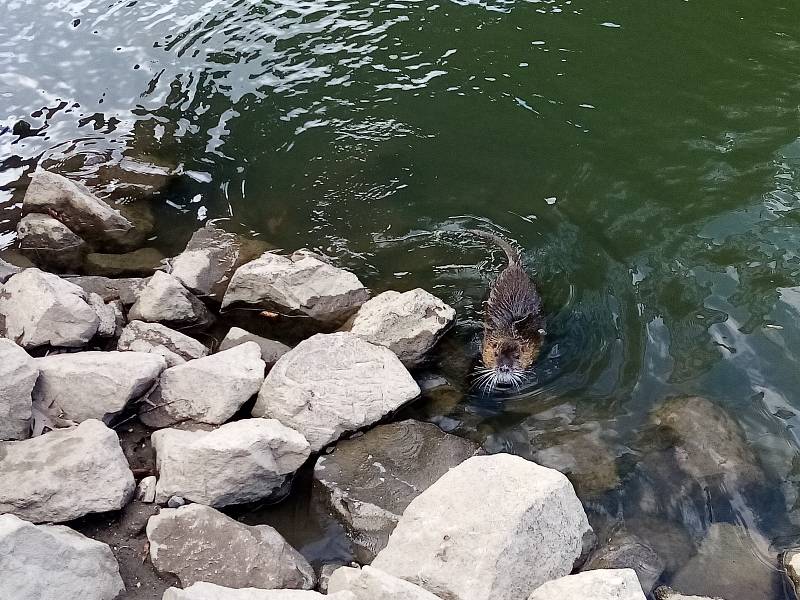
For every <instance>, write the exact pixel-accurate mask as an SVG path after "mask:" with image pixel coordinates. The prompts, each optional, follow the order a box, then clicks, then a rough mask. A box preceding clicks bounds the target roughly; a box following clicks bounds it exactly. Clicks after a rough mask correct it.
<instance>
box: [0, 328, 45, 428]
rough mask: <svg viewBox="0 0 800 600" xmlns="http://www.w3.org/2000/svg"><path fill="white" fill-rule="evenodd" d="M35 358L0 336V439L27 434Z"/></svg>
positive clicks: (29, 426) (36, 375)
mask: <svg viewBox="0 0 800 600" xmlns="http://www.w3.org/2000/svg"><path fill="white" fill-rule="evenodd" d="M38 376H39V368H38V367H37V366H36V362H35V361H34V360H33V359H32V358H31V357H30V356H28V353H27V352H25V350H23V349H22V348H20V347H19V346H17V345H16V344H15V343H14V342H12V341H11V340H6V339H0V440H24V439H27V438H29V437H30V436H31V392H32V391H33V386H34V384H35V383H36V378H37V377H38Z"/></svg>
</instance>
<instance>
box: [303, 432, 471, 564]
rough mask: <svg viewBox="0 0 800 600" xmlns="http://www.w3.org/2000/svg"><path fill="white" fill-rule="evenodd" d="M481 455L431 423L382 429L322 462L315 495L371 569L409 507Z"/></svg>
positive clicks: (341, 446) (344, 444)
mask: <svg viewBox="0 0 800 600" xmlns="http://www.w3.org/2000/svg"><path fill="white" fill-rule="evenodd" d="M478 451H479V448H478V446H477V445H476V444H474V443H472V442H470V441H468V440H465V439H463V438H459V437H456V436H454V435H449V434H446V433H444V432H443V431H442V430H441V429H439V428H438V427H436V425H431V424H430V423H420V422H418V421H402V422H400V423H391V424H388V425H380V426H378V427H375V428H374V429H370V430H369V431H367V432H366V433H365V434H364V435H362V436H359V437H357V438H354V439H352V440H343V441H340V442H339V443H338V444H337V445H336V447H335V448H334V450H333V452H332V453H331V454H328V455H323V456H320V457H319V458H318V459H317V463H316V465H315V467H314V481H315V485H314V494H315V495H318V494H321V495H322V496H323V501H324V502H325V503H326V504H327V505H329V506H330V507H331V509H332V513H333V515H334V516H335V517H336V518H337V519H338V520H339V521H341V522H342V524H343V525H344V526H345V529H346V530H347V532H348V535H349V536H350V538H351V539H352V541H353V544H354V546H355V551H356V558H357V560H358V562H360V563H362V564H365V563H370V562H372V559H373V558H374V557H375V555H376V554H377V553H378V552H379V551H380V550H382V549H383V548H384V547H385V546H386V541H387V540H388V539H389V534H390V533H391V532H392V530H393V529H394V527H395V525H397V522H398V521H399V520H400V516H401V515H402V514H403V511H404V510H405V509H406V507H407V506H408V505H409V503H410V502H411V501H412V500H413V499H414V498H416V497H417V496H418V495H419V494H420V493H422V492H423V491H425V490H426V489H427V488H428V487H430V486H431V485H432V484H433V483H434V482H435V481H437V480H438V479H439V478H440V477H441V476H442V475H444V474H445V473H447V471H448V470H450V469H451V468H452V467H455V466H456V465H459V464H461V463H462V462H464V461H465V460H466V459H468V458H469V457H471V456H474V455H475V454H476V453H477V452H478Z"/></svg>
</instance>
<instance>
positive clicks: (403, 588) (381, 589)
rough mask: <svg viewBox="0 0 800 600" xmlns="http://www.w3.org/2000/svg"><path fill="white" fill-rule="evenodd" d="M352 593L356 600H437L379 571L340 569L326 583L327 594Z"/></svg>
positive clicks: (425, 591)
mask: <svg viewBox="0 0 800 600" xmlns="http://www.w3.org/2000/svg"><path fill="white" fill-rule="evenodd" d="M344 591H348V592H352V593H353V594H354V595H355V597H356V600H439V599H438V598H437V597H436V596H434V595H433V594H431V593H430V592H429V591H427V590H424V589H422V588H421V587H419V586H416V585H414V584H413V583H409V582H408V581H404V580H403V579H398V578H397V577H392V576H391V575H389V574H388V573H384V572H383V571H381V570H379V569H375V568H373V567H369V566H366V567H364V568H362V569H353V568H351V567H341V568H340V569H336V570H335V571H334V572H333V575H331V578H330V581H329V582H328V592H331V593H336V592H344Z"/></svg>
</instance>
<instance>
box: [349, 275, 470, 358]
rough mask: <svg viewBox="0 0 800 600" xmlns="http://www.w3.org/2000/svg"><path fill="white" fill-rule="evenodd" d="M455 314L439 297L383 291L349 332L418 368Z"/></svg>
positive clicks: (365, 307)
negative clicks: (385, 349) (387, 350)
mask: <svg viewBox="0 0 800 600" xmlns="http://www.w3.org/2000/svg"><path fill="white" fill-rule="evenodd" d="M455 318H456V311H455V310H453V308H451V307H450V306H448V305H447V304H445V303H444V302H442V301H441V300H440V299H439V298H437V297H436V296H434V295H433V294H430V293H429V292H426V291H425V290H423V289H420V288H417V289H414V290H411V291H409V292H404V293H402V294H401V293H400V292H395V291H388V292H383V293H382V294H379V295H377V296H375V297H374V298H372V299H370V300H368V301H367V302H365V303H364V305H363V306H362V307H361V308H359V309H358V312H357V313H356V315H355V317H354V318H353V322H352V325H351V327H350V331H352V332H353V333H355V334H356V335H357V336H359V337H360V338H363V339H365V340H366V341H368V342H371V343H373V344H378V345H379V346H386V347H387V348H389V350H391V351H392V352H394V353H395V354H396V355H397V356H398V358H399V359H400V360H401V361H402V362H403V364H404V365H405V366H406V367H408V368H411V367H415V366H417V365H419V364H420V363H421V362H422V361H423V360H424V359H425V355H426V354H427V353H428V351H429V350H430V349H431V348H433V347H434V346H435V345H436V342H438V341H439V339H440V338H441V337H442V335H444V333H445V332H446V331H447V330H448V329H449V328H450V326H451V325H452V324H453V321H454V320H455Z"/></svg>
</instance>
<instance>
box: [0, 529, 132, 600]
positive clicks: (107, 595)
mask: <svg viewBox="0 0 800 600" xmlns="http://www.w3.org/2000/svg"><path fill="white" fill-rule="evenodd" d="M0 573H2V574H3V576H2V577H0V598H7V599H8V600H65V599H67V598H81V599H85V600H114V598H116V597H117V596H118V595H119V594H120V593H121V592H124V591H125V585H124V584H123V583H122V578H121V577H120V575H119V565H117V561H116V559H115V558H114V554H113V552H111V548H109V547H108V545H106V544H103V543H102V542H96V541H95V540H92V539H89V538H87V537H85V536H83V535H81V534H80V533H78V532H77V531H73V530H72V529H70V528H69V527H64V526H63V525H34V524H32V523H28V522H27V521H23V520H22V519H20V518H18V517H16V516H14V515H2V516H0Z"/></svg>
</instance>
